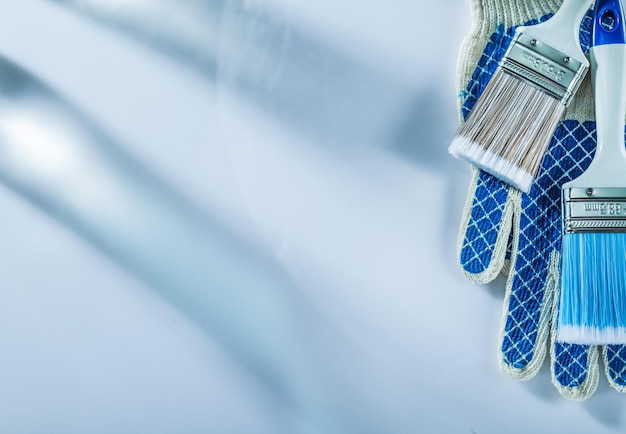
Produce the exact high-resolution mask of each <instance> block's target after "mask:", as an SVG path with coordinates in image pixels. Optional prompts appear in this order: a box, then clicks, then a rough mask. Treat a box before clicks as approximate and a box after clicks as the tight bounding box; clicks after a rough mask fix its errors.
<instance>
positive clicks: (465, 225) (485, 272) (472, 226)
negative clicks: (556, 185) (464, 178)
mask: <svg viewBox="0 0 626 434" xmlns="http://www.w3.org/2000/svg"><path fill="white" fill-rule="evenodd" d="M511 191H513V190H512V189H511ZM512 196H514V194H510V193H509V187H508V186H507V185H506V184H505V183H503V182H502V181H500V180H498V179H496V178H494V177H493V176H491V175H489V174H487V173H485V172H482V171H480V170H477V169H474V177H473V179H472V183H471V186H470V191H469V193H468V198H469V200H468V202H467V203H466V206H465V210H464V213H463V220H462V223H461V230H460V237H459V246H458V251H459V262H460V264H461V266H462V268H463V271H464V272H465V275H466V276H467V277H468V278H469V279H470V280H472V281H474V282H479V283H485V282H489V281H491V280H493V279H495V278H496V277H497V275H498V273H499V272H500V270H501V269H502V267H503V265H504V260H505V257H506V251H507V245H508V241H509V236H510V234H511V222H512V218H513V212H514V203H513V200H511V198H512Z"/></svg>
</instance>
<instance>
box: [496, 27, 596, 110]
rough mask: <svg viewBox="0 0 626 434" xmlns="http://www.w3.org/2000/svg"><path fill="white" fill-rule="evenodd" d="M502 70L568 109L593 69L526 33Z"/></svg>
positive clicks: (518, 36)
mask: <svg viewBox="0 0 626 434" xmlns="http://www.w3.org/2000/svg"><path fill="white" fill-rule="evenodd" d="M500 68H501V69H502V71H503V72H505V73H507V74H510V75H513V76H515V77H516V78H518V79H520V80H522V81H524V82H526V83H528V84H530V85H531V86H534V87H536V88H537V89H539V90H541V91H543V92H545V93H547V94H548V95H550V96H552V97H553V98H555V99H557V100H559V101H560V102H561V104H563V105H565V106H567V105H568V104H569V102H570V100H571V99H572V97H573V96H574V94H575V93H576V90H577V89H578V87H579V86H580V83H581V82H582V80H583V78H584V77H585V74H586V73H587V70H588V69H589V67H588V66H587V65H584V64H583V63H581V62H579V61H578V60H576V59H573V58H570V57H569V56H568V55H567V54H565V53H562V52H561V51H559V50H556V49H554V48H552V47H551V46H549V45H547V44H545V43H543V42H541V41H540V40H538V39H534V38H532V37H530V36H528V35H525V34H524V33H518V34H516V35H515V36H514V38H513V41H512V42H511V45H509V48H508V50H507V51H506V53H505V54H504V57H503V58H502V61H501V62H500Z"/></svg>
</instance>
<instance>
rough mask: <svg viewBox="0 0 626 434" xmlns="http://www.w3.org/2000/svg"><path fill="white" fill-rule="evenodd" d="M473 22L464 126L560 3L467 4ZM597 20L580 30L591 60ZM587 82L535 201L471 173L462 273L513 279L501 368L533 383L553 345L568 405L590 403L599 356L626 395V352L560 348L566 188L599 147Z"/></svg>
mask: <svg viewBox="0 0 626 434" xmlns="http://www.w3.org/2000/svg"><path fill="white" fill-rule="evenodd" d="M467 1H468V4H469V7H470V10H471V13H472V18H473V27H472V30H471V33H470V34H469V35H468V36H467V38H466V40H465V41H464V43H463V46H462V48H461V53H460V58H459V62H458V70H457V88H458V90H459V112H460V117H461V121H463V120H464V119H465V118H466V117H467V115H468V114H469V112H470V110H471V109H472V107H473V106H474V103H475V102H476V100H477V98H478V97H479V96H480V94H481V93H482V91H483V90H484V88H485V86H486V84H487V82H488V81H489V79H490V78H491V76H492V74H493V73H494V72H495V70H496V67H497V65H498V62H499V60H500V59H501V58H502V56H503V55H504V52H505V51H506V49H507V47H508V45H509V43H510V41H511V38H512V36H513V33H514V32H515V28H516V27H517V26H519V25H530V24H536V23H537V22H540V21H544V20H546V19H548V18H549V17H550V16H551V15H552V14H553V13H554V12H555V11H556V10H558V8H559V6H560V5H561V3H562V0H467ZM591 24H592V19H591V12H590V13H589V14H587V16H586V17H585V18H584V20H583V22H582V24H581V35H580V40H581V45H582V46H583V50H584V51H585V52H588V49H589V43H590V37H591ZM589 75H590V74H588V77H587V78H586V79H585V81H584V82H583V84H582V85H581V88H580V89H579V91H578V93H577V94H576V96H575V98H574V100H573V101H572V103H571V104H570V106H569V107H568V109H567V111H566V114H565V117H564V120H563V121H561V122H560V124H559V126H558V128H557V130H556V132H555V134H554V137H553V139H552V141H551V143H550V146H549V148H548V150H547V154H546V156H545V158H544V160H543V163H542V166H541V168H540V171H539V174H538V176H537V179H536V180H535V182H534V183H533V185H532V187H531V190H530V192H529V193H528V194H523V193H521V192H519V191H518V190H516V189H514V188H512V187H508V185H507V184H505V183H503V182H501V181H499V180H498V179H496V178H494V177H493V176H491V175H489V174H487V173H485V172H482V171H480V170H477V169H473V171H474V175H473V178H472V182H471V185H470V189H469V195H468V200H467V203H466V206H465V211H464V215H463V218H462V223H461V231H460V238H459V258H460V263H461V266H462V268H463V270H464V272H465V274H466V275H467V277H469V278H470V279H471V280H472V281H475V282H479V283H485V282H489V281H491V280H493V279H494V278H495V277H496V276H497V275H498V274H499V273H500V272H504V273H505V274H507V275H508V278H507V283H506V293H505V300H504V315H503V320H502V329H501V334H500V343H499V346H500V365H501V368H502V370H503V372H504V373H506V374H507V375H509V376H510V377H512V378H515V379H520V380H523V379H529V378H531V377H533V376H534V375H535V374H536V373H537V372H538V370H539V368H540V367H541V365H542V364H543V361H544V358H545V355H546V352H547V348H548V344H549V343H550V344H549V345H550V356H551V372H552V382H553V384H554V385H555V386H556V388H557V389H558V390H559V392H560V393H561V394H562V395H563V396H565V397H567V398H571V399H577V400H583V399H586V398H588V397H589V396H591V395H592V394H593V393H594V391H595V389H596V387H597V384H598V377H599V371H600V369H599V363H598V357H599V356H600V357H602V358H603V359H604V366H605V372H606V376H607V378H608V380H609V383H610V384H611V386H612V387H614V388H615V389H617V390H618V391H620V392H623V391H625V390H626V347H624V346H606V347H602V348H598V347H590V346H583V345H572V344H563V343H559V342H556V339H555V336H556V315H557V311H558V309H557V308H558V293H559V273H560V262H561V261H560V251H561V185H562V184H563V183H564V182H567V181H569V180H571V179H573V178H575V177H577V176H578V175H580V174H581V173H582V172H583V171H584V170H585V169H586V168H587V166H588V165H589V163H590V162H591V159H592V157H593V153H594V151H595V147H596V135H595V121H594V112H593V101H594V100H593V92H592V89H591V82H590V78H589Z"/></svg>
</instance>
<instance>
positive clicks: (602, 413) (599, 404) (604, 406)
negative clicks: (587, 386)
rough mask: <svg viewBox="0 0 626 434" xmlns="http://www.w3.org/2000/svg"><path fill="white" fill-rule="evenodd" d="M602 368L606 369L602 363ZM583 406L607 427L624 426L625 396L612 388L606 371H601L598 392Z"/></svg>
mask: <svg viewBox="0 0 626 434" xmlns="http://www.w3.org/2000/svg"><path fill="white" fill-rule="evenodd" d="M600 369H601V371H604V366H602V365H601V366H600ZM581 406H582V408H584V409H585V411H586V412H587V413H589V415H590V416H591V417H593V419H594V420H596V421H597V422H599V423H600V424H602V425H604V426H605V427H607V428H614V429H616V428H622V426H623V419H624V417H623V413H624V396H623V395H622V394H619V393H618V392H616V391H615V390H613V389H612V388H611V386H610V385H609V383H608V380H607V379H606V377H605V376H604V372H601V373H600V383H599V384H598V390H597V391H596V393H595V394H594V395H593V396H592V397H591V398H589V399H588V400H587V401H585V402H583V403H582V405H581Z"/></svg>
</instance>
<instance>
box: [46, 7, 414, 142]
mask: <svg viewBox="0 0 626 434" xmlns="http://www.w3.org/2000/svg"><path fill="white" fill-rule="evenodd" d="M51 1H54V2H55V3H58V4H59V5H63V6H65V7H68V8H70V9H71V10H74V11H77V12H80V13H82V14H85V15H86V16H89V17H91V18H93V19H94V20H96V21H98V22H100V23H102V24H103V25H106V26H107V27H110V28H112V29H114V30H116V31H120V32H123V33H125V34H127V35H129V36H130V37H132V38H134V39H136V40H138V41H142V42H143V43H145V44H146V45H148V46H150V47H152V48H154V49H155V50H158V51H159V52H161V53H163V54H165V55H167V56H170V57H172V58H174V59H177V60H179V61H180V62H181V63H182V64H185V65H188V66H189V67H191V68H193V69H194V70H196V71H197V72H199V73H200V74H202V75H203V76H205V77H206V78H209V79H211V80H214V81H215V82H216V85H217V87H218V91H219V93H220V95H221V97H222V98H230V97H231V95H232V96H236V97H238V98H242V99H243V100H245V101H247V102H249V103H251V104H252V105H253V106H255V107H256V108H258V109H259V110H261V111H262V112H263V113H264V114H266V115H270V116H272V117H274V118H275V119H277V120H279V121H280V122H281V123H283V124H284V125H287V126H288V127H289V128H292V129H293V130H294V131H296V132H298V133H300V134H302V135H304V136H305V137H307V138H309V139H312V140H313V141H315V142H316V143H317V144H320V145H324V146H326V147H327V148H328V150H330V151H332V152H357V153H360V152H363V151H364V150H366V149H368V148H371V147H373V146H380V144H379V143H380V141H381V140H382V138H383V137H384V136H386V135H387V133H388V129H389V125H391V124H393V121H394V119H395V117H396V116H397V113H398V112H400V111H401V110H402V109H403V108H404V106H405V105H406V104H409V103H410V95H412V94H413V93H414V90H413V89H412V88H411V86H413V84H409V83H401V82H400V81H399V80H398V79H395V78H393V77H391V76H390V75H389V74H387V73H386V72H384V71H383V70H382V69H381V68H379V67H378V66H376V65H375V64H374V63H372V62H368V61H364V60H362V59H360V58H357V57H356V56H354V55H352V54H349V53H348V52H346V51H345V50H340V49H337V48H334V47H331V46H329V45H328V44H327V43H325V42H323V41H322V40H320V39H319V38H318V37H316V36H314V35H312V34H311V33H310V32H307V31H305V30H303V29H302V28H300V27H296V26H294V25H293V24H291V23H289V22H287V21H286V20H285V19H284V17H281V16H279V15H278V13H277V12H275V11H270V10H264V9H262V8H260V7H258V6H256V5H254V3H249V2H244V1H241V0H230V1H223V0H214V1H206V2H197V1H196V2H191V3H189V2H186V3H185V2H173V1H171V0H152V1H151V2H141V3H137V2H133V1H129V2H128V4H127V5H121V4H119V3H118V2H116V5H115V6H112V5H108V4H107V2H103V1H101V0H51ZM155 10H156V11H157V12H158V11H162V13H157V12H155ZM168 11H172V12H174V11H175V12H176V13H177V14H179V15H181V17H182V18H184V19H182V18H181V19H180V20H179V21H176V20H175V19H163V17H162V15H164V14H165V12H168ZM179 23H191V24H193V25H192V27H193V28H194V29H196V28H200V29H203V31H204V32H205V33H202V32H198V33H194V32H190V31H188V29H187V28H186V27H185V26H182V25H179Z"/></svg>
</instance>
